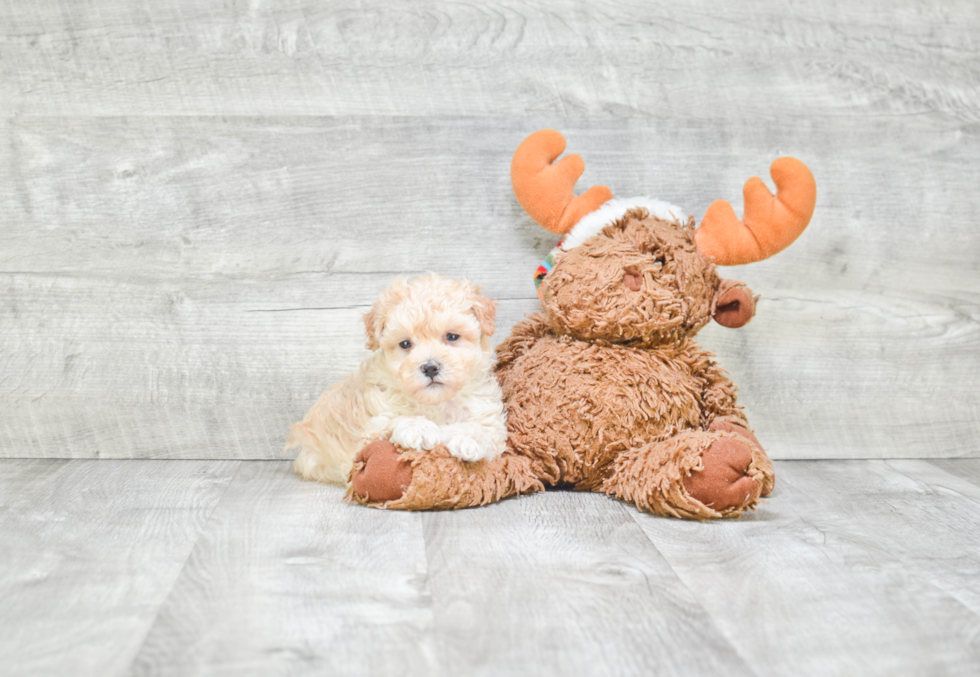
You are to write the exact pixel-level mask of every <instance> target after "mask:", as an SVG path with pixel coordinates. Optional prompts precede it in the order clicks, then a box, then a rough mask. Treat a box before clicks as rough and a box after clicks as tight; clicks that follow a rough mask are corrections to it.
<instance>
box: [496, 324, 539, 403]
mask: <svg viewBox="0 0 980 677" xmlns="http://www.w3.org/2000/svg"><path fill="white" fill-rule="evenodd" d="M547 333H548V320H547V318H545V316H544V315H543V314H541V313H534V314H533V315H528V316H526V317H525V318H524V319H523V320H521V321H520V322H518V323H517V324H515V325H514V329H513V330H511V332H510V336H508V337H507V338H506V339H504V341H503V342H502V343H501V344H500V345H499V346H497V364H496V365H495V366H494V368H493V371H494V373H495V374H496V375H497V380H498V381H500V384H501V385H503V384H504V382H505V381H506V379H507V374H508V372H509V371H510V368H511V366H513V364H514V362H515V361H516V360H517V358H519V357H520V356H521V355H523V354H524V353H526V352H527V351H528V350H530V349H531V347H532V346H533V345H534V344H535V343H537V342H538V339H540V338H541V337H542V336H544V335H545V334H547Z"/></svg>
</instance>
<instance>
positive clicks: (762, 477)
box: [709, 418, 776, 498]
mask: <svg viewBox="0 0 980 677" xmlns="http://www.w3.org/2000/svg"><path fill="white" fill-rule="evenodd" d="M709 430H712V431H715V432H724V433H736V434H738V435H741V436H742V437H744V438H745V439H747V440H749V441H750V442H752V443H753V444H754V445H755V446H757V447H758V450H757V451H756V453H754V454H753V456H754V463H755V467H756V468H757V469H758V473H757V474H756V479H757V480H758V481H759V483H760V484H762V497H763V498H765V497H766V496H768V495H769V494H771V493H772V490H773V489H775V488H776V473H775V471H773V469H772V462H771V461H770V460H769V457H768V456H766V454H765V451H764V450H763V448H762V445H761V444H760V443H759V440H758V439H756V436H755V435H753V434H752V431H750V430H749V429H748V428H746V427H744V426H741V425H739V424H738V423H733V422H732V421H726V420H725V419H721V418H716V419H715V420H714V421H712V422H711V426H710V428H709ZM760 451H761V452H762V453H761V454H760V453H758V452H760Z"/></svg>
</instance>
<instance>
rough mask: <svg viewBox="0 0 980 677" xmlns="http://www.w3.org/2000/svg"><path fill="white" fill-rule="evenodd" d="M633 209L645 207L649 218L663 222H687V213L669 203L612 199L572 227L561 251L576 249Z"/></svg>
mask: <svg viewBox="0 0 980 677" xmlns="http://www.w3.org/2000/svg"><path fill="white" fill-rule="evenodd" d="M635 207H645V208H646V210H647V211H648V212H650V216H655V217H656V218H658V219H663V220H664V221H675V222H677V223H679V224H683V223H685V222H686V221H687V212H685V211H684V210H683V209H681V208H680V207H677V206H676V205H672V204H670V203H669V202H663V201H662V200H654V199H652V198H648V197H634V198H630V199H628V200H626V199H620V198H616V197H614V198H613V199H612V200H609V201H608V202H606V203H605V204H603V205H602V206H601V207H599V208H598V209H597V210H595V211H594V212H589V213H588V214H586V215H585V216H583V217H582V218H581V219H580V220H579V222H578V223H576V224H575V225H574V226H573V227H572V229H571V230H570V231H569V232H568V235H566V236H565V239H564V240H563V241H562V243H561V248H562V250H564V251H568V250H569V249H572V248H573V247H578V246H579V245H580V244H582V243H583V242H585V241H586V240H588V239H589V238H590V237H592V236H593V235H597V234H598V233H599V231H600V230H602V229H603V228H605V227H606V226H608V225H609V224H610V223H612V222H614V221H616V220H617V219H620V218H622V216H623V215H624V214H625V213H626V212H628V211H629V210H631V209H634V208H635Z"/></svg>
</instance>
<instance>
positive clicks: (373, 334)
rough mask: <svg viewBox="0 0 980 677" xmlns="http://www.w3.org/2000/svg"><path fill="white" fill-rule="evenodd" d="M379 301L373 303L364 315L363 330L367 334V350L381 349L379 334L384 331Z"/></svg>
mask: <svg viewBox="0 0 980 677" xmlns="http://www.w3.org/2000/svg"><path fill="white" fill-rule="evenodd" d="M380 306H381V301H377V302H375V304H374V305H373V306H371V310H369V311H367V312H366V313H364V330H365V332H366V333H367V343H366V344H365V346H366V347H367V349H368V350H377V349H378V348H380V347H381V343H380V341H381V332H382V330H384V315H383V314H382V312H381V308H380Z"/></svg>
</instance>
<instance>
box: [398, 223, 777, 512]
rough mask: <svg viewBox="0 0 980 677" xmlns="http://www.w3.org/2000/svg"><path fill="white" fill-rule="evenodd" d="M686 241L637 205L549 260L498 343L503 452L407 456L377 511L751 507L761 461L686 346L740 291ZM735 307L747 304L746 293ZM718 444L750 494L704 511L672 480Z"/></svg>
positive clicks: (720, 388) (728, 393)
mask: <svg viewBox="0 0 980 677" xmlns="http://www.w3.org/2000/svg"><path fill="white" fill-rule="evenodd" d="M694 232H695V231H694V223H693V220H691V219H688V220H687V222H686V223H683V224H680V223H678V222H675V221H665V220H663V219H660V218H657V217H656V216H651V215H650V214H649V212H647V210H645V209H643V208H637V209H633V210H630V211H628V212H627V213H626V214H624V215H623V216H622V217H621V218H619V219H618V220H616V221H615V222H614V223H611V224H609V225H607V226H606V227H605V228H603V229H602V230H601V232H600V233H599V234H597V235H594V236H592V237H591V238H589V239H587V240H586V241H584V242H583V243H581V244H580V245H579V246H577V247H574V248H572V249H570V250H568V251H563V252H561V253H559V254H558V255H557V256H556V257H555V260H554V266H553V269H552V271H551V273H550V274H548V276H547V277H546V278H545V279H544V282H543V284H542V287H541V297H542V306H543V310H544V312H543V313H539V314H535V315H532V316H530V317H528V318H527V319H526V320H524V321H523V322H520V323H518V324H517V326H515V327H514V329H513V332H512V334H511V336H510V337H509V338H508V339H506V340H505V341H504V342H503V343H502V344H501V345H500V346H498V348H497V358H498V361H497V365H496V367H495V371H496V374H497V377H498V378H499V380H500V382H501V385H502V388H503V393H504V400H505V402H506V407H507V415H508V418H507V421H508V430H509V437H508V449H507V452H506V453H505V454H504V455H503V456H501V457H500V459H497V460H496V461H495V462H493V463H490V464H486V465H485V466H482V467H481V468H480V469H479V471H477V472H472V470H471V469H469V468H467V467H465V466H463V465H461V464H459V463H456V462H454V459H452V458H451V457H449V456H448V455H445V454H443V455H441V456H439V457H436V456H428V457H415V458H414V459H413V461H412V466H413V473H414V474H413V478H412V482H411V484H410V485H409V487H408V489H407V491H406V492H405V494H404V495H403V496H402V497H401V498H400V499H399V500H398V501H395V502H390V503H388V504H387V506H388V507H397V508H405V509H424V508H431V507H453V508H458V507H466V506H469V505H481V504H483V503H485V502H487V501H489V500H497V499H499V498H501V497H503V496H506V495H511V494H515V493H525V492H529V491H538V490H540V488H541V487H542V485H544V486H549V485H550V486H553V485H557V484H560V483H561V484H570V485H572V486H574V488H576V489H580V490H588V491H601V492H605V493H609V494H611V495H613V496H616V497H618V498H622V499H624V500H628V501H631V502H633V503H634V504H635V505H636V506H637V507H639V508H640V509H642V510H647V511H650V512H653V513H656V514H660V515H671V516H675V517H687V518H691V517H693V518H711V517H729V516H734V515H738V514H739V513H740V512H741V511H743V510H745V509H750V508H752V507H754V505H755V504H756V502H757V500H758V498H759V495H760V494H765V493H768V491H770V490H771V489H772V485H773V482H774V475H773V472H772V465H771V463H770V462H769V459H768V458H767V457H766V455H765V452H764V451H763V449H762V447H761V446H759V445H758V443H757V441H756V440H755V437H754V435H753V434H752V433H751V430H749V429H748V424H747V421H746V420H745V417H744V415H743V413H742V410H741V408H740V407H739V406H738V404H737V401H736V397H735V392H736V387H735V385H734V384H733V383H732V382H731V380H730V378H729V377H728V375H727V374H726V373H725V372H724V371H723V370H722V369H721V368H720V367H718V365H717V364H715V362H714V356H713V355H712V354H711V353H709V352H707V351H705V350H703V349H702V348H701V347H700V346H698V344H697V343H696V342H695V340H694V335H695V334H696V333H697V331H698V330H699V329H701V328H702V327H703V326H704V325H705V324H706V323H707V322H709V321H710V320H711V319H712V317H713V316H714V315H715V313H716V310H717V309H718V305H717V303H718V299H719V298H721V296H722V295H723V294H727V293H729V292H731V291H732V290H737V289H742V290H744V286H742V285H741V284H740V283H734V282H731V281H728V280H723V279H722V278H720V277H719V276H718V275H717V272H716V270H715V266H714V265H713V264H712V263H711V262H710V261H709V260H707V259H706V258H705V257H703V256H702V255H701V254H700V253H699V252H698V250H697V246H696V244H695V239H694ZM726 298H727V297H726ZM739 298H742V299H747V300H748V301H749V302H751V301H752V298H751V295H749V294H748V292H747V290H744V294H743V296H741V297H739ZM753 305H754V304H753ZM751 312H752V309H751V308H750V309H749V310H748V313H747V314H745V315H746V317H745V318H744V321H747V318H749V317H751ZM744 321H743V323H744ZM730 326H739V325H738V324H732V325H730ZM719 440H728V441H729V442H730V443H734V444H735V445H741V446H740V448H743V449H745V450H746V454H747V456H746V458H747V459H751V462H750V463H749V465H748V467H747V470H746V475H747V476H748V477H751V478H753V479H755V481H756V483H757V484H758V488H759V490H758V491H756V492H755V493H754V494H750V495H748V496H746V497H745V500H744V501H743V502H741V503H740V504H738V505H733V506H729V507H725V508H723V509H714V508H712V507H710V506H709V505H706V504H704V503H702V502H701V501H700V500H698V499H697V498H695V497H694V496H692V495H691V494H690V492H689V491H688V489H687V486H686V484H685V479H686V478H688V477H690V476H691V475H692V473H697V472H700V471H702V470H703V469H704V465H703V459H704V454H705V451H706V450H708V449H709V448H710V447H711V445H712V444H713V443H714V442H716V441H719ZM494 463H496V464H497V465H494ZM490 470H493V471H494V473H492V474H488V471H490Z"/></svg>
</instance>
